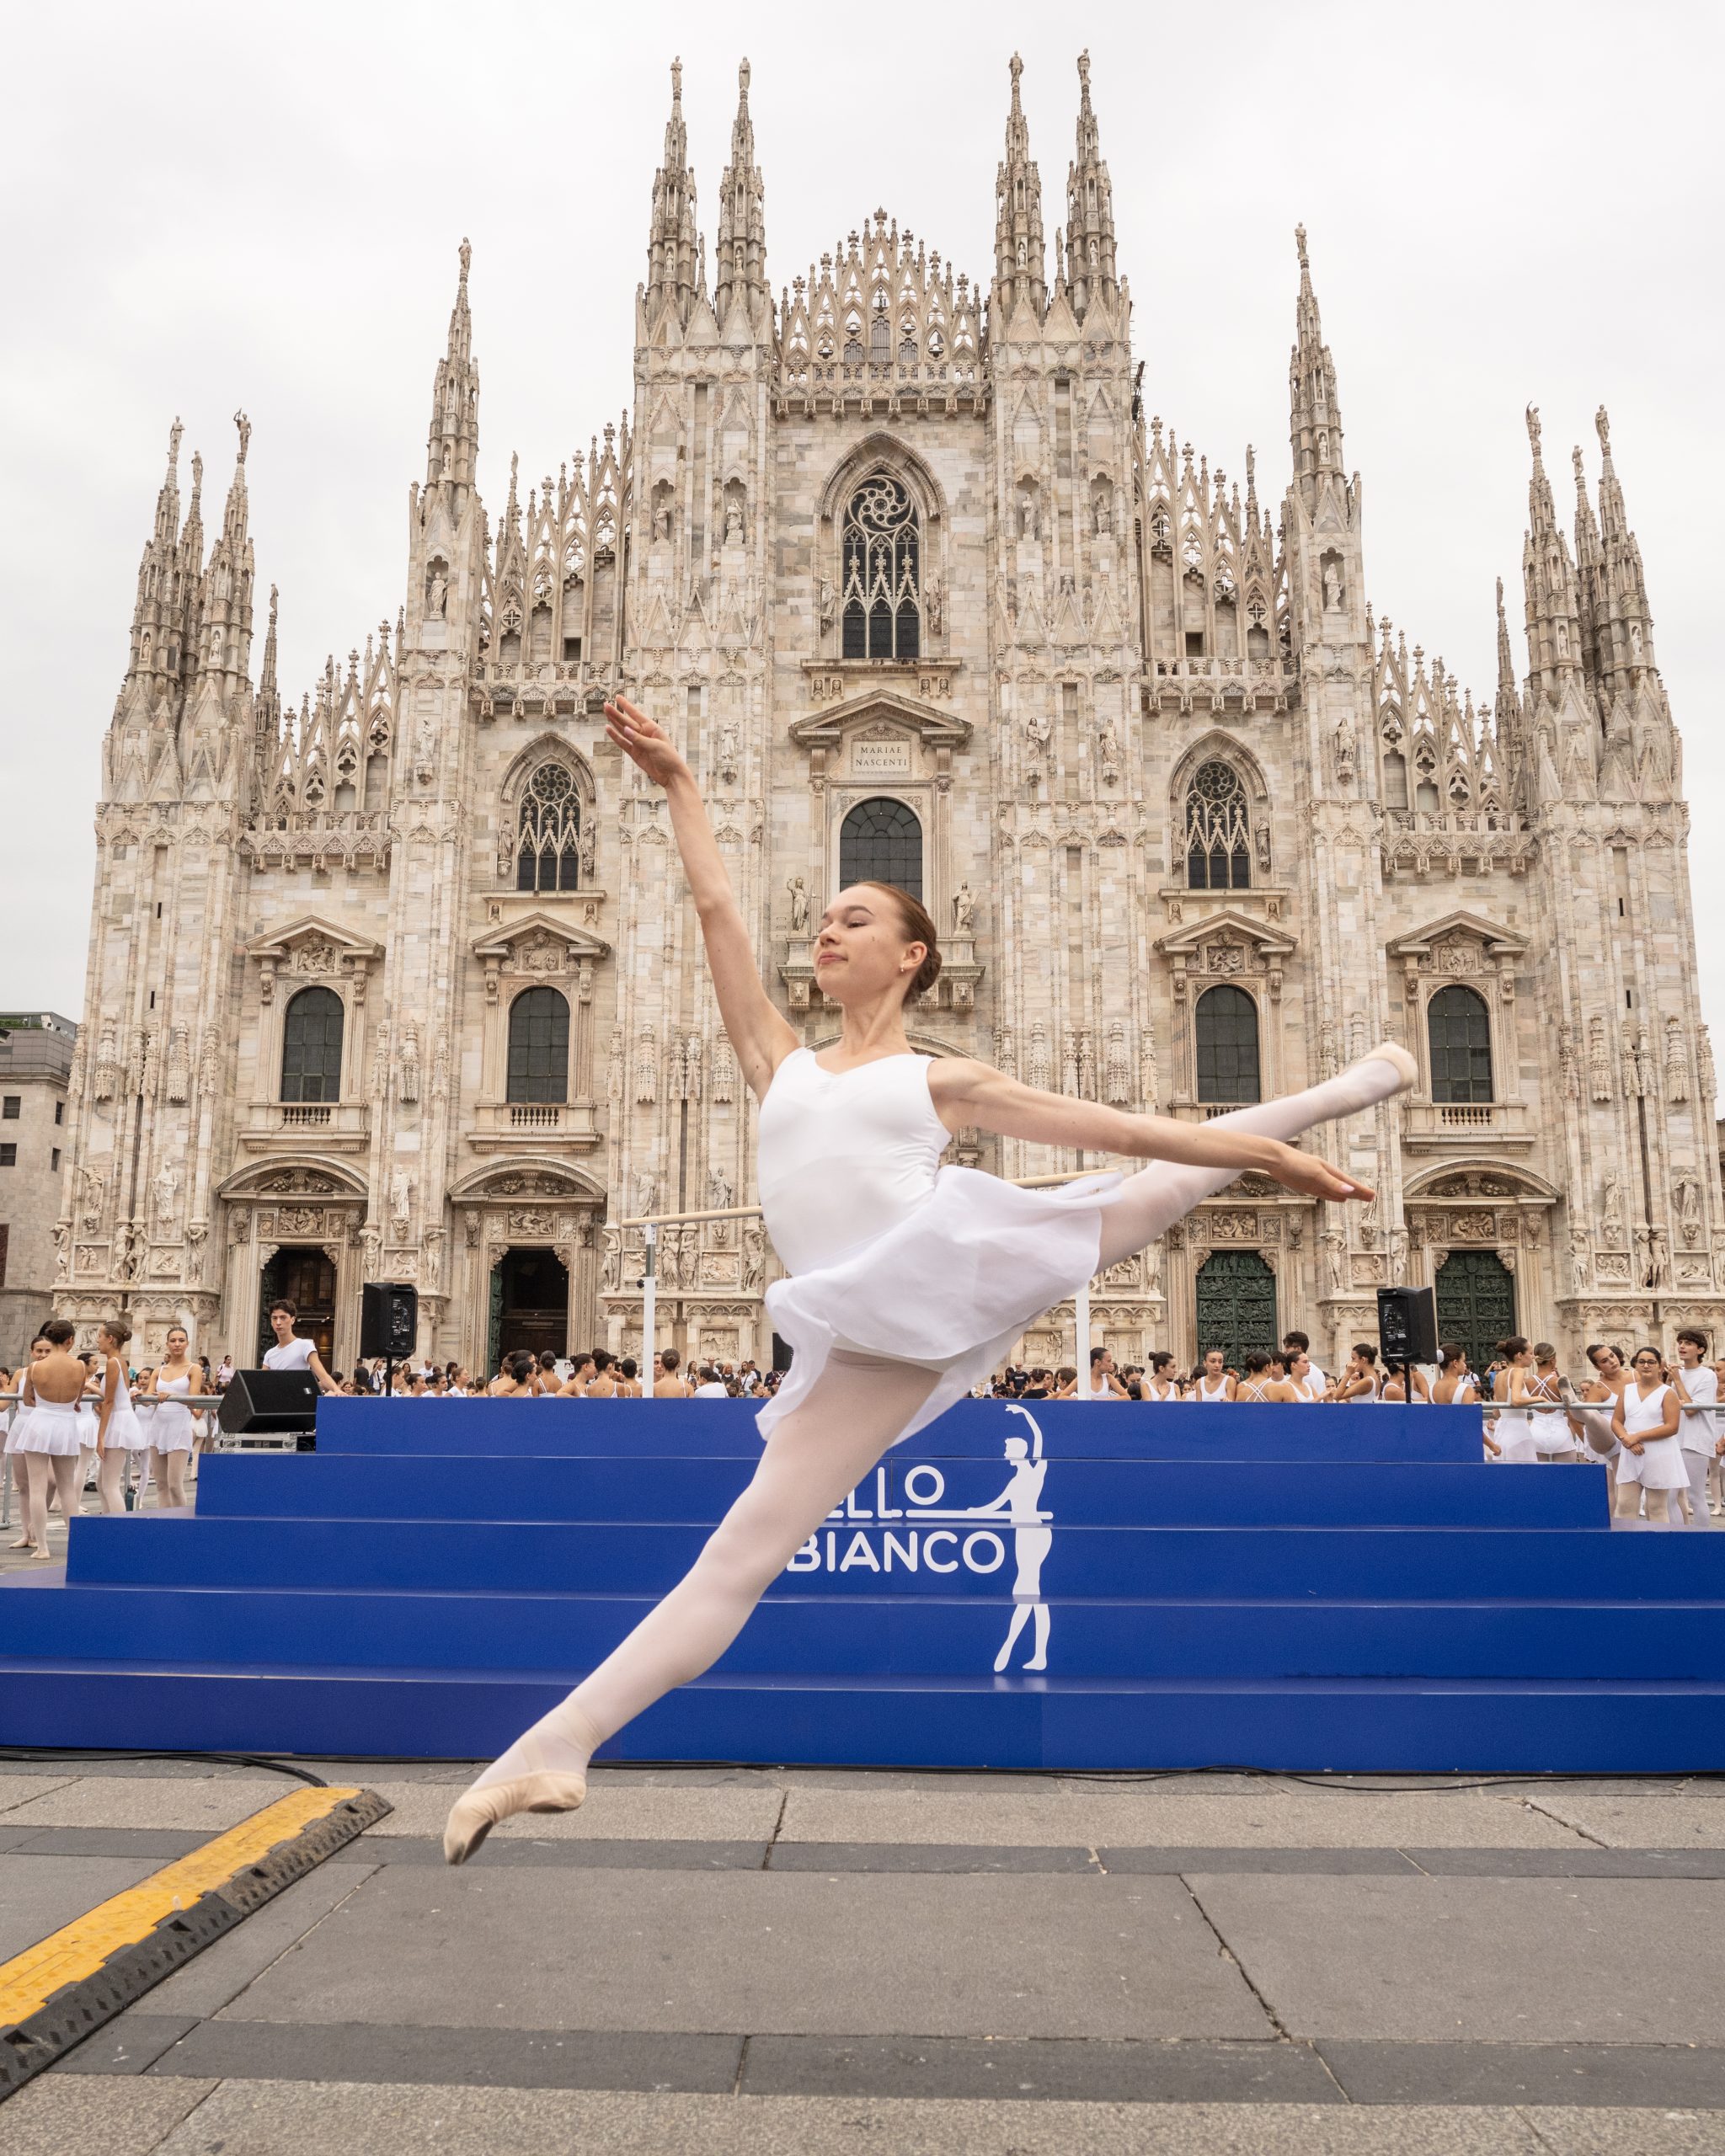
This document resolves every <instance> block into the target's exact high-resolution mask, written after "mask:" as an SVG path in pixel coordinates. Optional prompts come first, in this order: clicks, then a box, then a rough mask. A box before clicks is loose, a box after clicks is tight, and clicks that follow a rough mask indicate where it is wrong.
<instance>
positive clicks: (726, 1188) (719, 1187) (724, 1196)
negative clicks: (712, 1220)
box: [707, 1164, 733, 1211]
mask: <svg viewBox="0 0 1725 2156" xmlns="http://www.w3.org/2000/svg"><path fill="white" fill-rule="evenodd" d="M732 1195H733V1193H732V1191H731V1179H730V1177H729V1176H728V1175H727V1174H726V1173H725V1171H724V1169H723V1168H721V1167H719V1166H717V1164H715V1165H714V1166H712V1167H710V1168H709V1169H708V1171H707V1203H708V1204H709V1205H710V1206H712V1207H713V1209H714V1210H715V1211H717V1210H718V1209H719V1208H720V1207H721V1206H725V1205H729V1203H731V1202H732Z"/></svg>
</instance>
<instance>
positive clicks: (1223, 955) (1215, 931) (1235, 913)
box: [1156, 906, 1299, 996]
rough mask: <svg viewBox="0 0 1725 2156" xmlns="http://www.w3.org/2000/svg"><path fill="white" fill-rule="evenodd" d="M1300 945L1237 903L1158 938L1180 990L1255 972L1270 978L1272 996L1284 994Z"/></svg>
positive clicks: (1267, 980)
mask: <svg viewBox="0 0 1725 2156" xmlns="http://www.w3.org/2000/svg"><path fill="white" fill-rule="evenodd" d="M1298 947H1299V945H1298V941H1297V939H1296V938H1295V937H1292V936H1290V935H1287V934H1286V933H1285V932H1284V931H1282V930H1281V929H1279V928H1273V927H1272V926H1270V925H1269V924H1268V922H1267V921H1258V920H1254V919H1253V917H1252V915H1250V914H1247V913H1244V912H1241V911H1239V910H1236V909H1235V908H1234V907H1231V906H1228V907H1224V908H1223V909H1222V910H1220V911H1219V912H1216V913H1213V914H1208V915H1205V916H1204V919H1203V920H1202V921H1194V922H1192V923H1191V925H1190V926H1188V927H1184V928H1177V929H1174V930H1172V931H1170V933H1169V934H1167V936H1160V937H1157V938H1156V949H1157V950H1158V951H1160V952H1161V953H1162V956H1163V957H1164V958H1166V959H1167V962H1168V966H1169V969H1170V971H1171V972H1172V976H1173V990H1174V993H1175V995H1185V993H1186V992H1187V989H1188V985H1192V984H1194V983H1195V984H1196V985H1197V986H1199V988H1208V987H1210V985H1213V984H1214V983H1215V982H1216V981H1223V980H1231V979H1236V978H1237V977H1238V976H1240V975H1242V974H1251V975H1254V976H1256V977H1257V978H1258V979H1262V980H1264V981H1266V982H1267V983H1268V988H1269V992H1270V994H1271V995H1272V996H1279V995H1280V994H1281V992H1282V969H1283V967H1284V965H1285V964H1286V963H1287V961H1288V960H1289V959H1290V958H1292V956H1293V955H1294V953H1295V950H1297V949H1298Z"/></svg>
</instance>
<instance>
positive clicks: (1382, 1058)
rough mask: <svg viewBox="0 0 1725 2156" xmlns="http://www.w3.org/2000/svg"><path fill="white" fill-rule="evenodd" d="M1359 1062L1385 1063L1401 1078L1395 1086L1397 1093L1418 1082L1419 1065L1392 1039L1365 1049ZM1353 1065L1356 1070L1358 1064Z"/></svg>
mask: <svg viewBox="0 0 1725 2156" xmlns="http://www.w3.org/2000/svg"><path fill="white" fill-rule="evenodd" d="M1359 1062H1360V1063H1387V1064H1388V1065H1389V1066H1390V1068H1391V1070H1394V1071H1395V1072H1396V1073H1397V1075H1399V1077H1400V1078H1401V1081H1402V1083H1401V1084H1400V1085H1399V1086H1397V1088H1396V1091H1397V1092H1398V1093H1405V1092H1406V1091H1407V1088H1408V1087H1409V1086H1412V1085H1414V1084H1415V1083H1417V1082H1418V1077H1419V1065H1418V1064H1417V1063H1416V1062H1415V1061H1414V1059H1413V1057H1412V1056H1411V1055H1410V1054H1408V1053H1407V1049H1405V1048H1397V1045H1396V1043H1395V1042H1394V1041H1380V1042H1379V1043H1378V1044H1377V1046H1376V1047H1375V1048H1372V1049H1367V1050H1366V1052H1365V1054H1364V1055H1363V1056H1361V1057H1360V1059H1359ZM1354 1069H1355V1070H1358V1069H1359V1064H1358V1063H1357V1064H1355V1065H1354Z"/></svg>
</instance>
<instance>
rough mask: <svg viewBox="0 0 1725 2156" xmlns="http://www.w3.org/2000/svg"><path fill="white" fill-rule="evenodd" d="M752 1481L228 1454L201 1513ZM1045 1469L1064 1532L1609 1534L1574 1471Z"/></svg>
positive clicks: (935, 1489) (714, 1509)
mask: <svg viewBox="0 0 1725 2156" xmlns="http://www.w3.org/2000/svg"><path fill="white" fill-rule="evenodd" d="M1096 1412H1101V1411H1100V1410H1097V1411H1096ZM752 1471H753V1468H752V1465H750V1463H748V1462H746V1461H741V1460H708V1459H702V1458H695V1459H685V1458H676V1457H673V1456H670V1455H665V1456H664V1457H662V1458H660V1459H658V1460H655V1462H654V1465H653V1467H652V1469H651V1470H650V1471H649V1472H644V1471H643V1463H642V1462H641V1461H640V1460H631V1459H621V1460H619V1459H616V1458H607V1457H603V1456H601V1455H597V1454H590V1455H588V1456H587V1457H585V1458H584V1459H579V1460H572V1459H567V1458H560V1457H553V1458H550V1459H525V1458H524V1459H521V1460H512V1461H511V1462H510V1465H509V1466H508V1468H507V1469H506V1470H503V1471H501V1472H499V1470H497V1469H496V1468H495V1466H494V1465H493V1464H492V1463H491V1462H490V1461H489V1460H483V1459H474V1458H473V1457H471V1456H469V1457H466V1458H462V1457H461V1456H458V1455H456V1454H447V1455H439V1456H431V1457H419V1458H415V1457H414V1456H413V1455H411V1454H390V1455H388V1456H387V1457H378V1458H372V1459H366V1458H363V1457H361V1456H359V1455H357V1454H315V1453H277V1454H255V1453H254V1454H243V1453H226V1454H214V1455H212V1456H211V1459H210V1460H208V1461H207V1462H206V1465H205V1466H204V1468H203V1470H202V1475H201V1479H200V1486H199V1490H198V1513H199V1516H200V1518H204V1519H206V1520H207V1519H211V1518H232V1519H247V1518H251V1519H265V1518H269V1519H286V1518H295V1519H339V1518H345V1519H356V1520H377V1521H384V1520H401V1519H417V1520H472V1519H476V1518H477V1519H485V1520H542V1521H569V1522H574V1521H595V1520H614V1521H624V1520H700V1521H703V1522H717V1521H718V1518H720V1517H721V1515H722V1514H723V1513H724V1512H725V1510H726V1509H727V1508H728V1507H729V1505H730V1504H731V1503H732V1502H734V1500H735V1498H736V1497H738V1495H739V1494H740V1492H741V1491H742V1490H743V1488H744V1486H745V1485H746V1483H747V1481H748V1480H749V1476H750V1474H751V1473H752ZM1049 1473H1050V1481H1049V1486H1048V1487H1047V1489H1046V1492H1045V1495H1046V1497H1047V1506H1046V1509H1047V1511H1048V1513H1049V1517H1050V1518H1052V1519H1053V1520H1055V1521H1056V1522H1058V1524H1060V1526H1062V1527H1067V1526H1071V1527H1096V1526H1102V1525H1104V1524H1115V1525H1119V1526H1134V1527H1138V1526H1142V1527H1151V1526H1182V1527H1225V1526H1229V1525H1233V1526H1239V1527H1267V1526H1271V1525H1274V1524H1284V1525H1289V1526H1299V1527H1330V1526H1357V1527H1391V1526H1394V1527H1402V1526H1413V1525H1419V1524H1423V1525H1427V1526H1431V1527H1604V1526H1605V1524H1606V1523H1607V1520H1608V1518H1609V1513H1608V1509H1607V1497H1606V1488H1605V1476H1603V1475H1599V1474H1592V1475H1587V1474H1582V1473H1579V1472H1577V1471H1575V1470H1571V1471H1570V1472H1569V1473H1567V1474H1557V1473H1526V1474H1510V1473H1509V1472H1507V1471H1506V1472H1499V1473H1497V1474H1490V1475H1487V1474H1482V1473H1480V1472H1479V1471H1478V1469H1477V1465H1475V1466H1468V1467H1434V1466H1429V1465H1424V1464H1418V1465H1402V1464H1400V1463H1397V1464H1395V1465H1387V1464H1385V1465H1378V1466H1377V1467H1376V1468H1375V1469H1374V1470H1372V1471H1371V1472H1370V1473H1367V1472H1365V1470H1363V1469H1362V1468H1360V1467H1359V1466H1358V1465H1341V1464H1338V1463H1337V1462H1334V1461H1331V1460H1316V1461H1312V1462H1311V1463H1308V1464H1307V1465H1302V1466H1295V1465H1291V1464H1290V1463H1288V1462H1286V1461H1270V1462H1260V1461H1250V1462H1243V1461H1237V1460H1218V1461H1215V1462H1194V1461H1192V1460H1060V1463H1059V1465H1058V1467H1057V1468H1051V1469H1050V1470H1049ZM1000 1488H1001V1463H1000V1462H999V1461H998V1460H987V1461H982V1460H956V1461H953V1462H949V1463H948V1466H947V1468H946V1469H945V1470H944V1471H943V1470H942V1469H940V1468H936V1467H931V1466H930V1465H927V1463H926V1462H922V1461H917V1460H893V1461H889V1462H888V1463H887V1464H886V1465H883V1466H881V1467H879V1468H877V1469H876V1470H874V1473H873V1476H871V1477H870V1478H869V1481H868V1484H866V1485H865V1486H864V1495H863V1498H862V1499H861V1501H860V1502H859V1503H858V1504H857V1506H856V1507H854V1508H852V1509H853V1513H861V1514H863V1516H867V1517H872V1518H873V1519H875V1520H877V1521H879V1522H881V1523H883V1524H884V1523H886V1522H888V1521H889V1520H894V1519H896V1520H901V1521H908V1522H910V1523H911V1524H916V1523H917V1521H918V1520H919V1519H920V1520H921V1523H922V1524H923V1525H924V1526H925V1528H927V1527H928V1526H930V1525H932V1524H935V1521H936V1520H938V1521H939V1523H940V1524H947V1525H953V1524H957V1523H956V1522H954V1521H953V1519H952V1518H951V1517H950V1515H951V1514H952V1513H953V1512H955V1511H957V1510H959V1508H976V1507H978V1506H982V1505H986V1504H987V1503H988V1502H989V1501H990V1500H991V1498H993V1497H996V1495H997V1494H998V1492H999V1491H1000ZM931 1514H932V1515H934V1518H933V1519H931V1518H930V1515H931ZM942 1515H945V1516H946V1517H944V1518H943V1517H942ZM976 1524H983V1525H986V1524H995V1525H998V1524H999V1521H998V1519H997V1518H996V1520H995V1521H993V1522H992V1523H990V1522H987V1521H983V1522H979V1523H976Z"/></svg>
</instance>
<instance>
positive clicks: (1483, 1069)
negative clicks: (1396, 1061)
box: [1425, 988, 1492, 1101]
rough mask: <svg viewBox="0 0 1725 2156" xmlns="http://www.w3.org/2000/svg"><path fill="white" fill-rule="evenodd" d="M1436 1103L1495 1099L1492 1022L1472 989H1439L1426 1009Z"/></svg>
mask: <svg viewBox="0 0 1725 2156" xmlns="http://www.w3.org/2000/svg"><path fill="white" fill-rule="evenodd" d="M1425 1023H1426V1038H1427V1039H1428V1041H1429V1043H1430V1045H1431V1052H1432V1098H1433V1099H1434V1101H1488V1100H1490V1099H1491V1097H1492V1022H1491V1017H1490V1014H1489V1012H1488V1011H1487V1009H1486V1000H1485V998H1484V996H1482V995H1478V994H1477V993H1476V992H1475V990H1472V989H1471V988H1440V989H1439V990H1438V992H1437V994H1436V995H1434V996H1433V998H1432V1000H1431V1001H1430V1002H1429V1003H1428V1004H1427V1006H1425Z"/></svg>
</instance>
